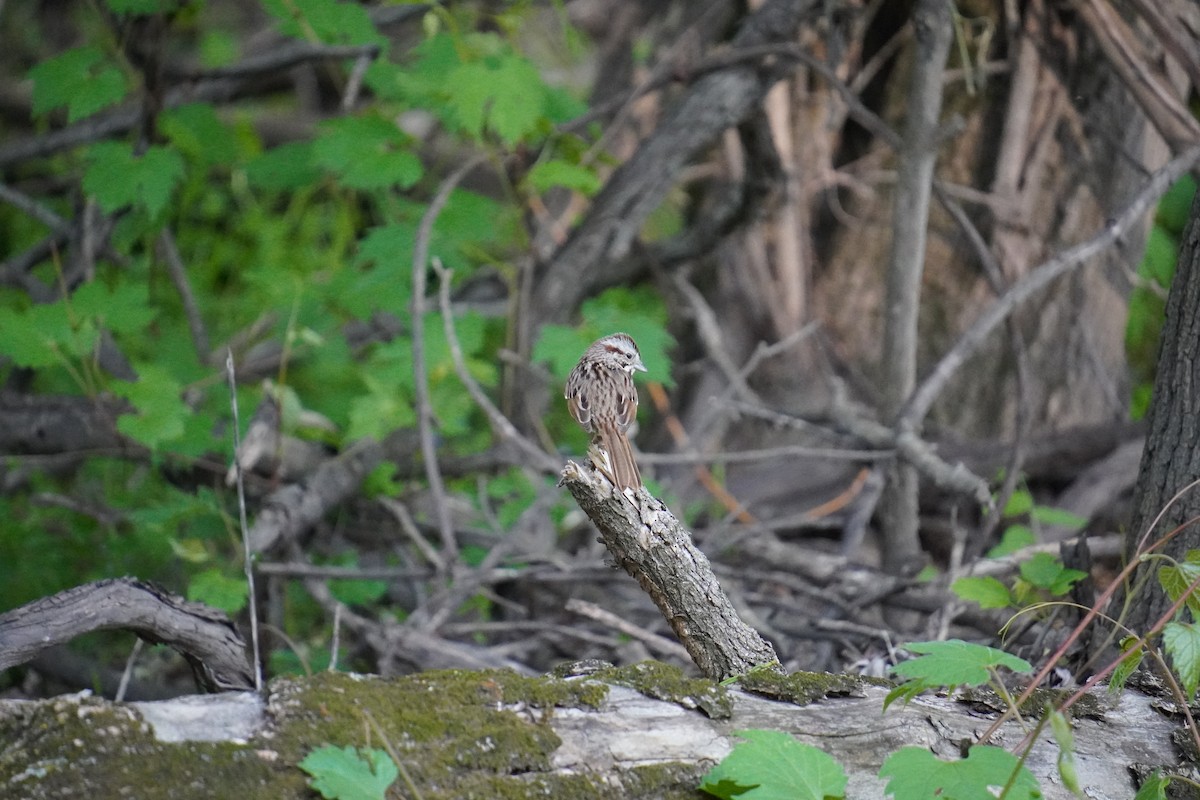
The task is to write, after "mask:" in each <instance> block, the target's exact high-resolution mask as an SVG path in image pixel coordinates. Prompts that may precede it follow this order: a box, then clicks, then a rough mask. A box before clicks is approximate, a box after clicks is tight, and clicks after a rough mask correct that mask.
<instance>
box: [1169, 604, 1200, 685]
mask: <svg viewBox="0 0 1200 800" xmlns="http://www.w3.org/2000/svg"><path fill="white" fill-rule="evenodd" d="M1162 636H1163V647H1164V648H1165V649H1166V651H1167V655H1169V656H1170V657H1171V664H1172V666H1174V667H1175V672H1176V674H1177V675H1179V682H1180V683H1181V684H1182V685H1183V691H1184V693H1185V694H1187V696H1188V698H1189V699H1191V698H1192V697H1194V696H1195V694H1196V687H1197V686H1200V628H1198V627H1197V626H1196V623H1194V622H1189V623H1183V622H1168V623H1167V624H1166V626H1165V627H1164V628H1163V632H1162Z"/></svg>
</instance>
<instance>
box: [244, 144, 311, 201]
mask: <svg viewBox="0 0 1200 800" xmlns="http://www.w3.org/2000/svg"><path fill="white" fill-rule="evenodd" d="M312 151H313V144H312V142H310V141H300V142H288V143H287V144H281V145H279V146H278V147H275V148H272V149H271V150H268V151H267V152H265V153H263V154H261V155H259V156H258V157H257V158H255V159H254V160H253V161H251V162H250V163H249V164H247V165H246V179H247V180H249V181H250V184H251V185H252V186H256V187H258V188H260V189H273V190H278V191H288V190H290V189H299V188H301V187H304V186H308V185H310V184H313V183H316V182H317V180H318V179H319V178H320V177H321V170H320V169H318V168H317V166H316V165H315V164H314V163H313V156H312Z"/></svg>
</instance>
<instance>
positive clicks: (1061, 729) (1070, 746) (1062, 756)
mask: <svg viewBox="0 0 1200 800" xmlns="http://www.w3.org/2000/svg"><path fill="white" fill-rule="evenodd" d="M1046 714H1047V715H1048V716H1049V717H1050V731H1051V732H1052V733H1053V734H1054V741H1055V743H1056V744H1058V774H1059V777H1061V778H1062V782H1063V786H1065V787H1067V789H1069V790H1070V791H1071V792H1072V793H1073V794H1075V795H1077V796H1079V797H1083V790H1082V789H1081V788H1080V786H1079V771H1078V769H1076V766H1075V732H1074V731H1073V730H1071V721H1070V720H1069V719H1067V716H1066V715H1065V714H1063V713H1062V712H1061V711H1055V710H1054V709H1053V708H1051V707H1047V708H1046Z"/></svg>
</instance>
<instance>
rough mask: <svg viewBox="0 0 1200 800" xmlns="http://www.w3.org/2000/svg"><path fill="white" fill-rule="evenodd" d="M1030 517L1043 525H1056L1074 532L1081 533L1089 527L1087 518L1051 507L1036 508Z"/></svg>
mask: <svg viewBox="0 0 1200 800" xmlns="http://www.w3.org/2000/svg"><path fill="white" fill-rule="evenodd" d="M1030 516H1031V517H1032V518H1033V519H1035V520H1037V521H1038V522H1040V523H1042V524H1043V525H1055V526H1057V527H1060V528H1069V529H1070V530H1072V531H1081V530H1083V529H1084V528H1085V527H1086V526H1087V518H1086V517H1081V516H1079V515H1078V514H1072V513H1071V512H1070V511H1067V510H1065V509H1061V508H1051V507H1050V506H1034V507H1033V510H1032V511H1031V512H1030Z"/></svg>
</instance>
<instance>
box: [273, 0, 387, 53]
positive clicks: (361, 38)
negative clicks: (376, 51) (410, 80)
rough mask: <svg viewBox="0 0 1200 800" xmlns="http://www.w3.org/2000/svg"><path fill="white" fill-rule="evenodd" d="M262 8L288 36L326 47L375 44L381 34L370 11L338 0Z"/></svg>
mask: <svg viewBox="0 0 1200 800" xmlns="http://www.w3.org/2000/svg"><path fill="white" fill-rule="evenodd" d="M263 7H264V8H265V9H266V10H267V11H268V12H269V13H270V14H271V16H273V17H275V19H277V20H278V21H279V30H280V31H281V32H282V33H283V34H284V35H285V36H294V37H295V38H297V39H305V40H309V39H311V38H312V37H313V36H316V38H317V39H319V40H320V41H322V42H324V43H326V44H373V43H378V42H380V36H379V31H377V30H376V29H375V24H374V23H373V22H371V17H370V15H369V14H367V9H366V8H364V7H363V6H361V5H359V4H358V3H340V2H336V0H263Z"/></svg>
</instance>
